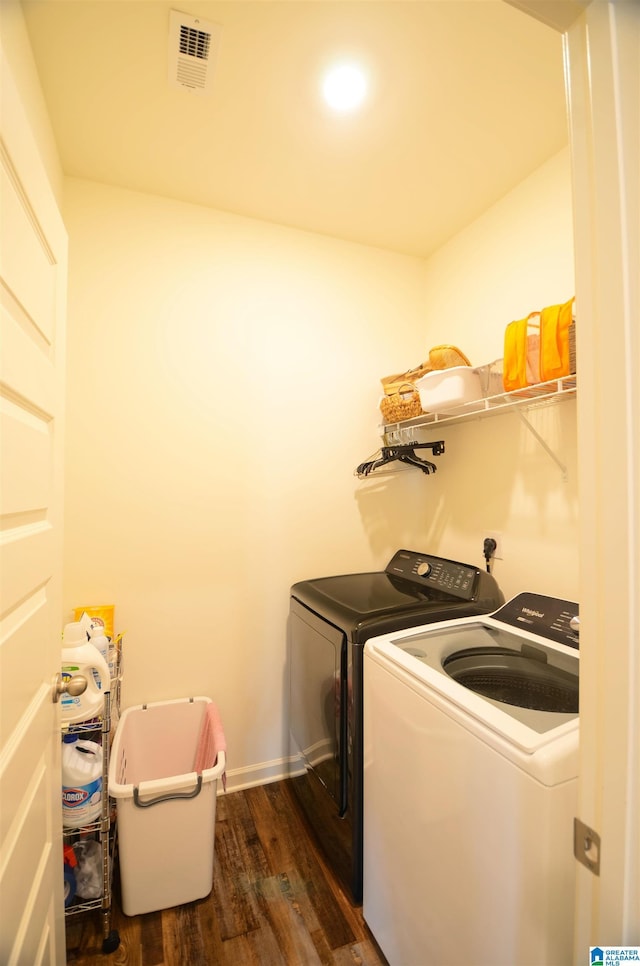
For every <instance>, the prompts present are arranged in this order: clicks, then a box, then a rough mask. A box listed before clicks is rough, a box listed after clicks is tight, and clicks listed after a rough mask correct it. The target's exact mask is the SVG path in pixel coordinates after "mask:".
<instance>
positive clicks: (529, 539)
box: [424, 150, 578, 600]
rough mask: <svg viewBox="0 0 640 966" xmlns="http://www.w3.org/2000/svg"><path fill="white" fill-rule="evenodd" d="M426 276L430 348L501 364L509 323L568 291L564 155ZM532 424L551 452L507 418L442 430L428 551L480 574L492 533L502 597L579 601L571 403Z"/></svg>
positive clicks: (451, 246) (454, 243) (440, 255)
mask: <svg viewBox="0 0 640 966" xmlns="http://www.w3.org/2000/svg"><path fill="white" fill-rule="evenodd" d="M425 271H426V275H425V291H426V302H425V317H426V319H427V322H428V325H429V330H430V332H431V335H432V340H433V341H435V342H438V341H443V342H449V341H451V342H454V343H456V344H458V345H460V347H461V348H462V349H464V351H465V353H466V354H467V355H468V356H469V358H470V359H471V361H472V362H473V363H474V364H475V365H481V364H483V363H485V362H490V361H492V360H493V359H496V358H500V357H501V356H502V354H503V339H504V329H505V326H506V325H507V324H508V323H509V322H510V321H511V320H513V319H519V318H523V317H524V316H525V315H527V314H528V313H529V312H531V311H534V310H539V309H541V308H543V307H544V306H545V305H552V304H556V303H558V302H565V301H566V300H567V299H569V298H570V297H571V296H572V295H573V294H574V274H573V273H574V268H573V234H572V213H571V171H570V163H569V153H568V150H567V151H563V152H561V153H560V154H559V155H557V156H556V157H554V158H552V159H551V160H550V161H549V162H547V163H546V164H545V165H543V166H542V167H541V168H539V169H538V171H536V172H535V173H534V174H533V175H532V176H531V177H530V178H528V179H527V180H526V181H524V182H522V184H521V185H519V186H518V188H517V189H516V190H514V191H512V192H510V193H509V194H508V195H506V196H505V197H504V198H503V199H502V200H501V201H500V202H499V203H498V204H496V205H494V206H493V207H492V208H491V209H490V210H489V211H487V212H486V213H485V214H484V215H483V216H482V217H481V218H479V219H478V220H477V221H475V222H473V224H471V225H469V226H468V227H467V228H466V229H465V230H464V231H463V232H461V233H460V234H459V235H458V236H456V238H454V239H452V240H451V241H450V242H449V243H448V244H447V245H445V246H444V247H443V248H441V249H440V251H439V252H437V253H436V254H435V255H434V256H433V257H432V258H431V259H429V261H428V262H427V264H426V269H425ZM527 419H528V420H529V422H530V424H531V426H532V427H533V429H534V430H535V431H536V432H537V433H539V434H540V436H541V437H542V439H543V440H544V442H545V443H546V444H547V445H548V446H549V447H550V449H551V451H552V454H553V456H551V455H549V453H547V452H546V451H545V449H544V448H543V447H542V446H541V444H540V443H539V442H538V440H537V439H536V437H535V436H534V435H533V433H532V432H531V431H530V429H529V428H527V427H526V426H525V425H523V424H522V422H521V420H520V418H519V416H518V415H516V414H514V413H511V414H508V415H504V416H499V417H492V418H490V419H487V420H483V421H481V422H475V423H471V424H464V425H462V426H456V427H454V428H451V429H448V430H446V432H444V433H443V435H444V438H445V441H446V446H447V450H446V453H445V455H444V456H443V457H441V459H440V470H439V472H438V474H437V475H436V476H435V477H434V478H433V484H432V485H430V486H429V494H428V498H427V499H426V500H425V515H426V516H427V517H428V518H429V519H428V522H426V524H425V531H424V545H425V546H427V547H431V548H434V549H436V550H437V551H439V552H440V554H441V555H442V556H448V557H453V558H454V559H459V560H468V561H470V562H474V563H477V564H478V565H480V566H481V565H482V564H483V561H482V557H481V551H482V538H483V533H484V532H486V531H487V530H489V531H491V530H497V531H499V532H501V533H502V534H503V537H504V560H498V561H496V562H495V567H494V574H495V576H496V577H497V579H498V581H499V583H500V585H501V587H502V589H503V591H504V593H505V594H506V595H507V596H513V594H515V593H518V592H520V591H522V590H531V591H536V592H538V593H542V594H549V595H551V596H559V597H567V598H569V599H571V600H577V599H578V546H577V543H578V487H577V463H576V403H575V399H572V400H571V401H564V402H563V403H561V404H560V405H555V406H551V407H543V408H541V409H536V410H532V411H529V412H528V413H527ZM431 438H434V437H433V434H432V435H431ZM554 457H555V458H556V459H558V460H560V461H561V462H562V464H563V465H564V467H565V468H566V479H565V474H564V473H563V471H562V470H561V469H560V468H559V467H558V465H557V464H556V462H555V461H554Z"/></svg>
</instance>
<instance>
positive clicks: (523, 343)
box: [502, 312, 540, 392]
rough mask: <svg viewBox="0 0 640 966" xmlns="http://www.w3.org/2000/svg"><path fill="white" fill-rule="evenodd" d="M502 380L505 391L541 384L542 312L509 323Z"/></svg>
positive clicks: (506, 330)
mask: <svg viewBox="0 0 640 966" xmlns="http://www.w3.org/2000/svg"><path fill="white" fill-rule="evenodd" d="M502 381H503V384H504V388H505V391H506V392H512V391H513V390H514V389H524V388H525V386H532V385H534V384H535V383H536V382H540V313H539V312H530V313H529V315H528V316H527V317H526V319H518V321H516V322H510V323H509V325H508V326H507V328H506V329H505V333H504V361H503V371H502Z"/></svg>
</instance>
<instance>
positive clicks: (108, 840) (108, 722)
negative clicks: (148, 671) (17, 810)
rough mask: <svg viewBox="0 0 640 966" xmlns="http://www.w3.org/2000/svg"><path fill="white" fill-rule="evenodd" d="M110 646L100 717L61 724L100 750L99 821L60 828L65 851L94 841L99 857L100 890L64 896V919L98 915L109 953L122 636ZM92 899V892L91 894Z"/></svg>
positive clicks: (114, 944) (114, 934)
mask: <svg viewBox="0 0 640 966" xmlns="http://www.w3.org/2000/svg"><path fill="white" fill-rule="evenodd" d="M112 647H113V662H112V669H111V672H112V673H111V689H110V690H109V691H105V695H104V708H103V712H102V714H101V715H99V716H97V717H96V718H92V719H91V720H89V721H82V722H79V723H77V724H64V725H63V726H62V729H61V730H62V735H63V737H64V735H68V734H76V735H78V736H81V737H82V738H83V739H93V740H95V741H98V742H99V743H100V745H101V747H102V762H101V765H102V799H101V802H102V807H101V812H100V816H99V818H97V819H96V821H94V822H90V823H89V824H87V825H83V826H81V827H79V828H75V827H74V828H67V827H65V828H63V832H62V838H63V845H64V847H65V851H67V850H68V849H69V848H71V849H73V846H74V845H78V843H86V842H97V843H98V845H99V849H98V854H99V856H100V860H101V861H100V866H101V871H100V879H101V888H100V887H98V889H97V890H96V889H94V890H93V891H94V892H96V895H95V897H86V896H85V897H82V896H79V895H70V894H67V896H66V897H65V917H68V916H76V915H79V914H80V913H85V912H89V911H92V910H101V912H102V937H103V938H102V952H103V953H112V952H114V951H115V950H116V949H117V948H118V946H119V945H120V936H119V933H118V931H117V930H114V929H112V927H111V911H112V900H113V868H114V862H115V857H116V850H117V838H118V827H117V814H116V806H115V802H112V801H111V799H110V798H109V756H110V751H111V742H112V740H113V731H114V729H115V725H116V724H117V720H118V717H119V714H120V690H121V683H122V637H120V638H118V639H116V642H115V644H114V645H112ZM92 896H93V892H92Z"/></svg>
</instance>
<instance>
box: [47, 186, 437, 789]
mask: <svg viewBox="0 0 640 966" xmlns="http://www.w3.org/2000/svg"><path fill="white" fill-rule="evenodd" d="M64 215H65V221H66V223H67V227H68V230H69V236H70V255H69V258H70V286H69V347H68V349H69V351H68V400H67V402H68V423H67V427H68V437H67V463H66V518H67V530H66V546H65V600H66V604H67V606H68V608H72V607H73V606H76V605H82V604H91V603H100V602H115V604H116V608H117V610H116V613H117V627H118V628H119V629H121V630H126V632H127V654H126V687H125V703H126V704H135V703H138V702H141V701H153V700H162V699H165V698H169V697H177V696H181V695H187V694H192V693H194V692H195V693H204V694H207V695H210V696H212V697H214V698H215V699H216V701H217V702H218V703H219V705H220V709H221V712H222V715H223V720H224V722H225V727H226V731H227V738H228V741H229V744H230V749H231V751H230V755H229V761H230V768H231V770H233V769H234V768H240V767H244V766H248V765H255V764H260V763H263V762H266V761H270V760H272V759H281V758H282V756H283V754H284V753H285V745H284V733H285V728H284V721H285V713H286V663H285V662H286V617H287V610H288V592H289V586H290V584H291V583H292V582H293V581H295V580H298V579H302V578H305V577H312V576H320V575H323V574H328V573H335V572H341V571H349V570H358V569H366V568H369V567H372V566H382V565H384V564H385V563H386V561H387V559H388V558H389V557H390V556H391V554H392V553H393V551H394V550H395V549H396V547H397V545H398V543H405V542H406V543H410V544H411V543H414V542H415V539H414V536H415V531H414V527H413V520H414V518H415V516H416V515H417V513H418V508H419V506H420V505H421V504H422V501H423V499H424V481H423V480H422V479H420V480H417V479H415V478H414V477H413V476H411V475H408V476H407V477H406V478H404V479H403V480H400V481H399V485H398V486H397V487H393V488H387V489H386V490H385V489H384V488H383V489H382V491H380V492H378V493H377V494H376V495H375V496H374V495H373V494H372V493H371V492H369V493H367V494H366V495H364V496H363V495H362V494H361V492H360V490H359V484H358V481H357V480H356V478H355V477H354V475H353V474H354V469H355V467H356V466H357V464H358V463H360V462H361V461H362V460H364V459H366V458H367V457H368V456H369V455H370V454H371V453H372V452H373V451H374V450H375V449H376V448H377V445H378V437H377V425H378V418H379V413H378V410H377V403H378V395H379V385H378V377H379V376H380V375H381V374H382V373H384V372H385V371H386V370H387V369H388V367H389V366H390V365H391V367H392V368H393V365H395V363H396V361H398V360H400V359H408V360H409V361H410V360H411V357H412V356H411V352H412V349H411V345H412V340H413V339H414V337H415V332H416V331H418V330H420V329H421V328H422V327H423V319H422V313H421V293H422V286H423V277H424V264H423V262H422V261H421V260H419V259H414V258H408V257H406V256H399V255H394V254H390V253H388V252H384V251H381V250H376V249H366V248H363V247H361V246H357V245H353V244H349V243H343V242H339V241H334V240H331V239H328V238H323V237H320V236H315V235H311V234H305V233H303V232H299V231H294V230H290V229H285V228H278V227H275V226H272V225H268V224H264V223H261V222H258V221H252V220H249V219H245V218H240V217H237V216H233V215H226V214H223V213H220V212H216V211H210V210H205V209H202V208H197V207H194V206H189V205H185V204H182V203H177V202H171V201H166V200H162V199H159V198H155V197H151V196H147V195H141V194H136V193H132V192H125V191H121V190H118V189H113V188H108V187H104V186H100V185H96V184H90V183H86V182H81V181H73V180H70V181H68V182H67V186H66V201H65V208H64ZM403 343H404V344H405V349H404V351H403V349H402V346H403Z"/></svg>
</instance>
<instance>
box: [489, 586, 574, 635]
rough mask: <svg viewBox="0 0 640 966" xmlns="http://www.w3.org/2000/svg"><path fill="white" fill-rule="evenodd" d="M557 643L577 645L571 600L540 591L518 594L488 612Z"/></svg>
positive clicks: (498, 618) (507, 622) (506, 622)
mask: <svg viewBox="0 0 640 966" xmlns="http://www.w3.org/2000/svg"><path fill="white" fill-rule="evenodd" d="M491 616H492V617H495V619H496V620H499V621H503V622H504V623H505V624H510V625H511V626H512V627H521V628H524V629H525V630H527V631H531V633H532V634H538V635H539V636H540V637H546V638H548V640H550V641H556V643H558V644H565V645H566V646H567V647H574V648H577V647H578V646H579V644H578V634H579V631H580V615H579V608H578V605H577V604H576V603H575V602H574V601H572V600H562V599H561V598H559V597H545V596H544V595H543V594H518V595H517V597H513V598H512V599H511V600H509V601H507V603H506V604H505V605H504V606H503V607H501V608H500V610H497V611H496V612H495V614H492V615H491Z"/></svg>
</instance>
